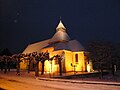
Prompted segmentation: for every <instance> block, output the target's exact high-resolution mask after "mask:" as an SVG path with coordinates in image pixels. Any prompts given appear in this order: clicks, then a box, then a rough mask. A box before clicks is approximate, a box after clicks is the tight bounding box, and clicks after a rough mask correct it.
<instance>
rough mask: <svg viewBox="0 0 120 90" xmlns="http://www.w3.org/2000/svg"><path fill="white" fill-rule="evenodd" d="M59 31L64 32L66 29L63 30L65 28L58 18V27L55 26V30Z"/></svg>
mask: <svg viewBox="0 0 120 90" xmlns="http://www.w3.org/2000/svg"><path fill="white" fill-rule="evenodd" d="M59 30H61V31H66V28H65V26H64V25H63V23H62V21H61V18H60V22H59V24H58V26H57V28H56V31H59Z"/></svg>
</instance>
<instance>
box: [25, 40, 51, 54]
mask: <svg viewBox="0 0 120 90" xmlns="http://www.w3.org/2000/svg"><path fill="white" fill-rule="evenodd" d="M49 40H50V39H48V40H44V41H41V42H37V43H34V44H30V45H28V46H27V48H26V49H25V50H24V51H23V53H24V54H25V53H32V52H38V53H39V52H40V50H41V49H42V48H44V47H46V46H48V45H49V44H48V43H49Z"/></svg>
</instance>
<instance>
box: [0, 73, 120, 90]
mask: <svg viewBox="0 0 120 90" xmlns="http://www.w3.org/2000/svg"><path fill="white" fill-rule="evenodd" d="M0 88H2V89H6V90H120V86H114V85H98V84H77V83H70V82H57V81H44V80H37V79H35V78H33V77H32V78H31V77H23V76H16V75H4V74H0ZM0 90H1V89H0Z"/></svg>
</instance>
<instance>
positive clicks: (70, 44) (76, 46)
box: [44, 40, 85, 52]
mask: <svg viewBox="0 0 120 90" xmlns="http://www.w3.org/2000/svg"><path fill="white" fill-rule="evenodd" d="M48 47H54V51H57V50H69V51H73V52H77V51H84V50H85V49H84V47H83V46H82V45H81V44H80V43H79V42H78V41H77V40H71V41H66V42H57V43H52V44H49V45H48V46H46V47H44V48H48Z"/></svg>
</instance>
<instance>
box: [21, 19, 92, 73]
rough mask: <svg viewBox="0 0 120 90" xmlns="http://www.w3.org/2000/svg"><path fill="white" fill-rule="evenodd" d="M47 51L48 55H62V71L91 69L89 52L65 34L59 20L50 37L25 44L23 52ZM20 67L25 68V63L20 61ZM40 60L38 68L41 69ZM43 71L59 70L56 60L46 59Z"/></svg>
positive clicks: (53, 71) (64, 29)
mask: <svg viewBox="0 0 120 90" xmlns="http://www.w3.org/2000/svg"><path fill="white" fill-rule="evenodd" d="M46 51H48V52H49V55H50V57H53V56H54V55H62V56H63V60H62V61H61V62H62V72H63V73H65V72H72V71H74V70H75V71H76V72H79V71H88V72H90V71H92V63H91V61H90V60H89V59H88V55H89V52H86V51H85V49H84V47H83V46H82V45H81V44H80V43H79V41H77V40H71V39H70V37H69V35H68V34H67V31H66V28H65V26H64V25H63V23H62V21H61V20H60V22H59V24H58V26H57V28H56V32H55V34H54V35H53V37H51V38H50V39H47V40H44V41H40V42H37V43H33V44H30V45H28V46H27V48H26V49H25V50H24V51H23V54H28V53H32V52H38V53H39V52H46ZM20 68H21V69H27V68H28V66H27V63H25V62H21V64H20ZM41 68H42V67H41V62H40V63H39V70H40V71H41ZM44 72H45V73H55V72H59V65H58V62H57V61H56V60H52V62H50V61H48V60H46V61H45V66H44Z"/></svg>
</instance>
